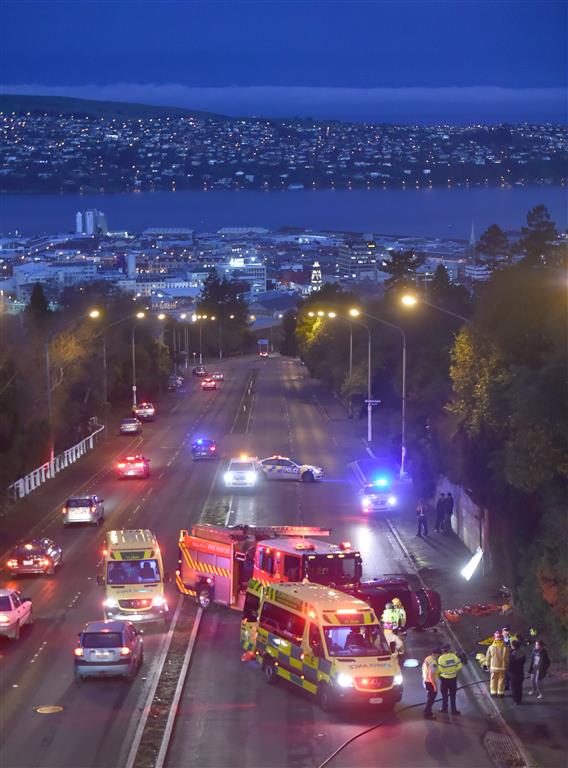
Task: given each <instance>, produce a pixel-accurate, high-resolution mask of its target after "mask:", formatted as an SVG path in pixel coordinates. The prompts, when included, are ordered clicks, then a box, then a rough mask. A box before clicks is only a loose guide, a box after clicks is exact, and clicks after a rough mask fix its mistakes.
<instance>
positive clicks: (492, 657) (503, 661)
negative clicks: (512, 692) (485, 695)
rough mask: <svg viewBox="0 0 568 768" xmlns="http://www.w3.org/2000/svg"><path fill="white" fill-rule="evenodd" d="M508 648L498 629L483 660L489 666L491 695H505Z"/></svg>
mask: <svg viewBox="0 0 568 768" xmlns="http://www.w3.org/2000/svg"><path fill="white" fill-rule="evenodd" d="M509 654H510V650H509V647H508V646H507V645H505V643H504V642H503V635H502V634H501V632H499V630H498V631H497V632H495V634H494V635H493V642H492V643H491V645H490V646H489V648H488V649H487V654H486V656H485V661H486V663H487V666H488V667H489V690H490V692H491V695H492V696H499V697H501V698H503V696H504V695H505V673H506V672H507V667H508V666H509Z"/></svg>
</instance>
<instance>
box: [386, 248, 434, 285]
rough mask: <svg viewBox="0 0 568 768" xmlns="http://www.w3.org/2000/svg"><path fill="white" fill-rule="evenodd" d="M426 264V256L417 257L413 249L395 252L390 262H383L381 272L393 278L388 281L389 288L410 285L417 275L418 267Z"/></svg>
mask: <svg viewBox="0 0 568 768" xmlns="http://www.w3.org/2000/svg"><path fill="white" fill-rule="evenodd" d="M422 264H424V256H421V255H416V254H415V253H414V251H413V250H412V249H409V250H407V251H403V250H402V249H401V250H399V251H394V252H393V253H392V254H391V256H390V259H389V260H388V261H383V262H382V264H381V267H380V268H381V271H382V272H387V273H388V274H389V275H391V277H389V279H388V280H387V281H386V284H387V285H388V286H389V287H393V286H401V285H404V284H408V283H409V282H410V279H411V278H412V277H414V275H415V274H416V270H417V269H418V267H421V266H422Z"/></svg>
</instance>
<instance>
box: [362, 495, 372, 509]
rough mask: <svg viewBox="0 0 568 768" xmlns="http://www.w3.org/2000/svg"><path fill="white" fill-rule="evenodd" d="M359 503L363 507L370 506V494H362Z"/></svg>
mask: <svg viewBox="0 0 568 768" xmlns="http://www.w3.org/2000/svg"><path fill="white" fill-rule="evenodd" d="M361 504H362V506H364V507H370V506H371V497H370V496H363V498H362V499H361Z"/></svg>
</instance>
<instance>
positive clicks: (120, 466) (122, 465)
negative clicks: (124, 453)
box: [116, 461, 126, 469]
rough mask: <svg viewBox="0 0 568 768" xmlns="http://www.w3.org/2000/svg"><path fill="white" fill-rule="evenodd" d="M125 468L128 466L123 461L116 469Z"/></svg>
mask: <svg viewBox="0 0 568 768" xmlns="http://www.w3.org/2000/svg"><path fill="white" fill-rule="evenodd" d="M125 466H126V464H125V463H124V462H123V461H121V462H119V463H118V464H117V465H116V468H117V469H124V467H125Z"/></svg>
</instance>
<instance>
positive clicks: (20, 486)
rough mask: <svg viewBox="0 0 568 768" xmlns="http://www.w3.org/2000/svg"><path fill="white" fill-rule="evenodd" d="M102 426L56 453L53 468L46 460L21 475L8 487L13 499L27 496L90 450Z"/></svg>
mask: <svg viewBox="0 0 568 768" xmlns="http://www.w3.org/2000/svg"><path fill="white" fill-rule="evenodd" d="M103 429H104V427H99V429H97V430H95V431H94V432H91V434H90V435H89V436H88V437H85V438H84V439H83V440H81V442H80V443H77V444H76V445H73V446H72V447H71V448H67V449H66V450H65V451H63V453H60V454H58V455H57V456H55V457H54V459H53V469H52V466H51V462H50V461H46V462H45V464H42V465H41V467H38V468H37V469H34V470H33V471H32V472H30V473H29V474H27V475H26V476H25V477H21V478H20V479H19V480H16V481H15V482H13V483H12V484H11V485H10V486H8V489H9V490H10V491H11V492H12V494H13V495H14V499H15V500H17V499H22V498H23V497H24V496H27V495H28V494H29V493H31V492H32V491H35V490H36V488H39V486H40V485H43V484H44V483H46V482H47V481H48V480H51V478H53V477H55V475H56V474H57V473H58V472H61V471H62V470H63V469H66V468H67V467H68V466H70V465H71V464H74V463H75V462H76V461H77V459H80V458H81V456H83V455H84V454H85V453H87V452H88V451H91V450H92V449H93V448H94V446H95V438H96V436H97V435H98V434H100V433H101V432H102V431H103Z"/></svg>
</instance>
